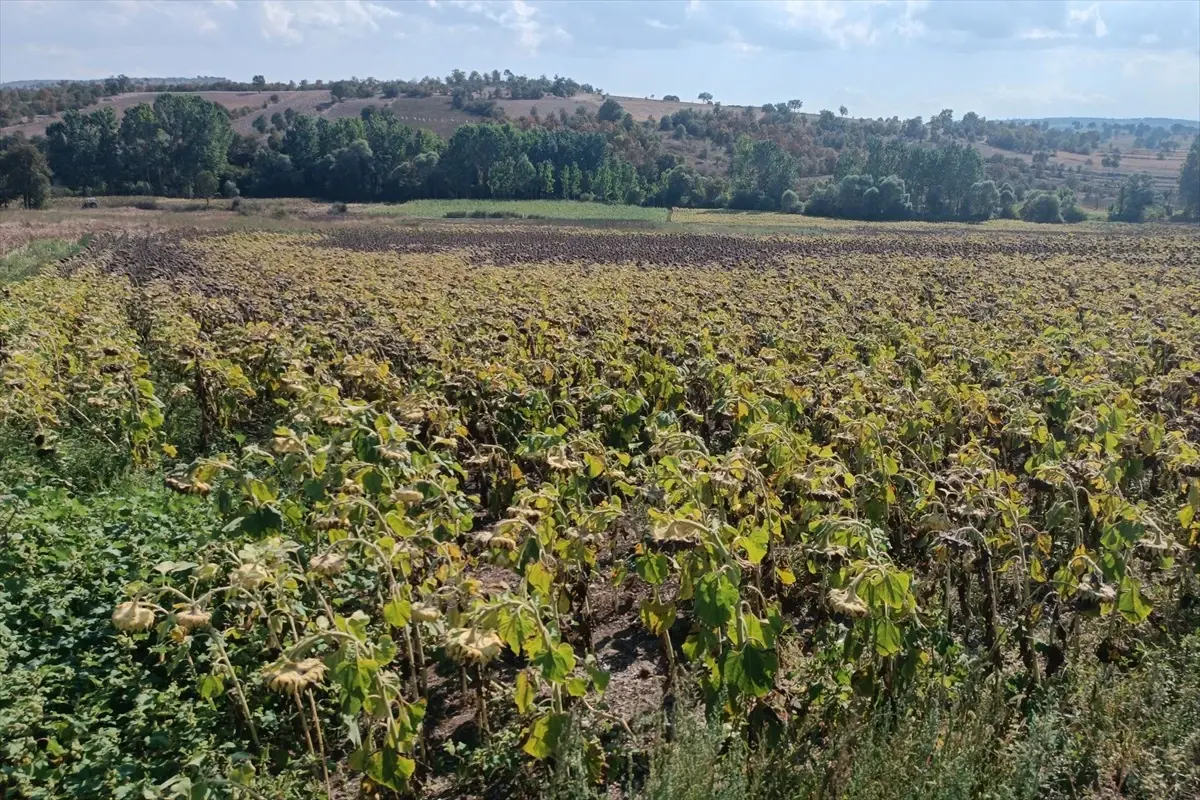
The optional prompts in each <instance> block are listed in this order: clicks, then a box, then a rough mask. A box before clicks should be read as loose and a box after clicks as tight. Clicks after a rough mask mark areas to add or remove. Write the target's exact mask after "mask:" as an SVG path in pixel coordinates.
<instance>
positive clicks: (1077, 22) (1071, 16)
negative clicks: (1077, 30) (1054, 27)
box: [1067, 3, 1108, 38]
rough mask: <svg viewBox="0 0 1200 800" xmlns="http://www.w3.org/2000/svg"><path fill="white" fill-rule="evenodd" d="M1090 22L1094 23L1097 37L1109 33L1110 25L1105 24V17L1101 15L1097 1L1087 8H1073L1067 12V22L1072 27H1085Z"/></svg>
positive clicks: (1093, 26)
mask: <svg viewBox="0 0 1200 800" xmlns="http://www.w3.org/2000/svg"><path fill="white" fill-rule="evenodd" d="M1088 23H1091V24H1092V30H1093V32H1094V33H1095V34H1096V38H1100V37H1102V36H1106V35H1107V34H1108V26H1107V25H1105V24H1104V19H1103V17H1101V16H1100V6H1099V5H1097V4H1096V3H1092V4H1091V5H1090V6H1088V7H1087V8H1072V9H1071V10H1070V11H1069V12H1068V14H1067V24H1068V25H1070V26H1071V27H1083V26H1085V25H1087V24H1088Z"/></svg>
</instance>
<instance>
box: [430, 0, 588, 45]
mask: <svg viewBox="0 0 1200 800" xmlns="http://www.w3.org/2000/svg"><path fill="white" fill-rule="evenodd" d="M453 5H454V6H456V7H458V8H461V9H464V10H465V11H467V12H469V13H471V14H477V15H479V16H482V17H484V18H485V19H487V20H489V21H490V22H492V23H494V24H496V25H499V26H500V27H501V28H504V29H505V30H508V31H511V32H512V33H514V34H516V41H517V45H518V46H519V47H520V48H521V49H522V50H524V51H526V52H527V53H528V54H530V55H535V54H536V53H537V52H538V50H539V49H540V47H541V45H542V44H543V43H545V42H547V41H549V40H556V41H559V42H569V41H571V34H570V33H568V32H567V31H566V30H565V29H563V28H562V27H561V26H560V25H556V24H553V23H551V24H544V23H543V22H542V20H541V19H539V17H538V14H539V9H538V8H537V7H536V6H534V5H533V4H531V3H528V2H526V0H509V2H507V3H505V4H503V5H501V4H498V3H480V2H473V1H472V2H464V1H463V0H454V1H453ZM497 8H500V9H502V10H499V11H498V10H497Z"/></svg>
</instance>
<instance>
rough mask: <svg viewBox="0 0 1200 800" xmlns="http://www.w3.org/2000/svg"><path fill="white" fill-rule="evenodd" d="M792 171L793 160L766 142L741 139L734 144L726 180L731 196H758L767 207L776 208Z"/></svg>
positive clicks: (792, 179)
mask: <svg viewBox="0 0 1200 800" xmlns="http://www.w3.org/2000/svg"><path fill="white" fill-rule="evenodd" d="M796 172H797V169H796V160H795V159H794V158H793V157H792V156H791V155H790V154H789V153H788V152H787V151H786V150H784V149H783V148H781V147H780V146H779V145H777V144H776V143H775V142H773V141H770V140H769V139H766V140H763V139H760V140H754V139H751V138H750V137H748V136H741V137H739V138H738V140H737V143H736V144H735V145H734V149H733V161H732V163H731V164H730V167H729V177H730V183H731V184H732V189H733V191H734V193H735V195H739V194H740V195H742V196H743V197H748V196H750V195H761V196H763V197H765V198H766V201H767V205H768V207H777V205H778V203H779V199H780V198H782V196H783V193H784V191H786V190H788V189H791V188H792V185H793V184H795V182H796ZM744 204H745V203H743V205H744Z"/></svg>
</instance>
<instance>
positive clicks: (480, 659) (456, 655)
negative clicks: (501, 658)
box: [446, 628, 503, 664]
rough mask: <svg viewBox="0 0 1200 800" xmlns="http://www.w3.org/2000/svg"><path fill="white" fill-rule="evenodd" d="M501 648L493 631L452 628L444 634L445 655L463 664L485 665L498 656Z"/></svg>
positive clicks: (501, 643)
mask: <svg viewBox="0 0 1200 800" xmlns="http://www.w3.org/2000/svg"><path fill="white" fill-rule="evenodd" d="M502 646H503V642H501V640H500V637H499V636H497V635H496V633H495V632H494V631H485V630H480V629H479V628H454V629H452V630H451V631H450V632H449V633H447V634H446V654H447V655H449V656H450V657H451V658H452V659H454V660H455V661H458V662H460V663H464V664H486V663H488V662H489V661H491V660H492V659H494V658H495V657H496V656H498V655H500V648H501V647H502Z"/></svg>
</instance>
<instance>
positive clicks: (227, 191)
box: [221, 180, 242, 200]
mask: <svg viewBox="0 0 1200 800" xmlns="http://www.w3.org/2000/svg"><path fill="white" fill-rule="evenodd" d="M221 196H222V197H224V198H225V199H226V200H233V199H234V198H237V197H241V196H242V192H241V190H240V189H238V186H237V184H236V183H234V182H233V181H229V180H227V181H225V182H224V183H223V184H221Z"/></svg>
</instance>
